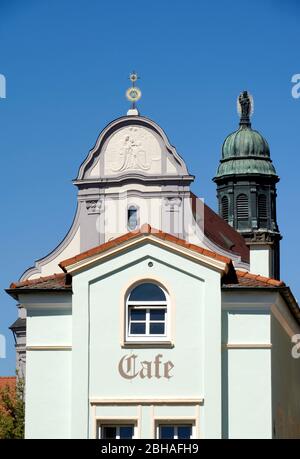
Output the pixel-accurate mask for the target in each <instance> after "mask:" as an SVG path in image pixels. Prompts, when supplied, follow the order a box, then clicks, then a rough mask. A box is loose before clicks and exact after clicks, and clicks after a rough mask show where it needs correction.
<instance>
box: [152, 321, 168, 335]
mask: <svg viewBox="0 0 300 459" xmlns="http://www.w3.org/2000/svg"><path fill="white" fill-rule="evenodd" d="M164 334H165V324H164V323H162V322H157V323H155V322H152V323H150V335H164Z"/></svg>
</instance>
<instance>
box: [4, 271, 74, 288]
mask: <svg viewBox="0 0 300 459" xmlns="http://www.w3.org/2000/svg"><path fill="white" fill-rule="evenodd" d="M70 286H71V285H70V280H69V277H68V276H67V275H66V274H65V273H59V274H53V275H52V276H45V277H39V278H37V279H31V280H25V281H22V282H13V283H12V284H10V288H11V289H26V288H30V289H38V290H39V289H43V290H48V289H54V290H55V289H67V288H70Z"/></svg>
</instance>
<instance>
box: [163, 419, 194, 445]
mask: <svg viewBox="0 0 300 459" xmlns="http://www.w3.org/2000/svg"><path fill="white" fill-rule="evenodd" d="M163 426H170V427H174V429H175V434H174V438H173V440H178V427H183V426H191V428H192V435H191V437H190V438H191V439H194V438H196V424H195V421H191V420H186V421H185V420H184V419H182V420H178V421H176V420H172V421H168V420H165V421H164V420H160V421H157V422H156V438H157V439H159V440H160V439H161V437H160V428H161V427H163Z"/></svg>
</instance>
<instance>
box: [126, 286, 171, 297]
mask: <svg viewBox="0 0 300 459" xmlns="http://www.w3.org/2000/svg"><path fill="white" fill-rule="evenodd" d="M129 301H166V296H165V294H164V292H163V291H162V289H161V288H160V287H158V285H155V284H151V283H145V284H140V285H138V286H137V287H135V288H134V289H133V290H132V292H131V294H130V296H129Z"/></svg>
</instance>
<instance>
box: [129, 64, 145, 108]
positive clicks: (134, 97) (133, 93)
mask: <svg viewBox="0 0 300 459" xmlns="http://www.w3.org/2000/svg"><path fill="white" fill-rule="evenodd" d="M139 78H140V77H139V76H138V74H137V73H136V72H135V71H134V70H133V72H131V74H130V75H129V79H130V81H131V88H128V89H127V91H126V98H127V100H129V102H131V104H132V105H131V108H130V109H129V110H128V112H127V115H139V112H138V110H137V108H136V102H137V101H138V100H140V98H141V97H142V91H141V90H140V89H139V88H138V87H137V86H136V85H135V83H136V82H137V80H139Z"/></svg>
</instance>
